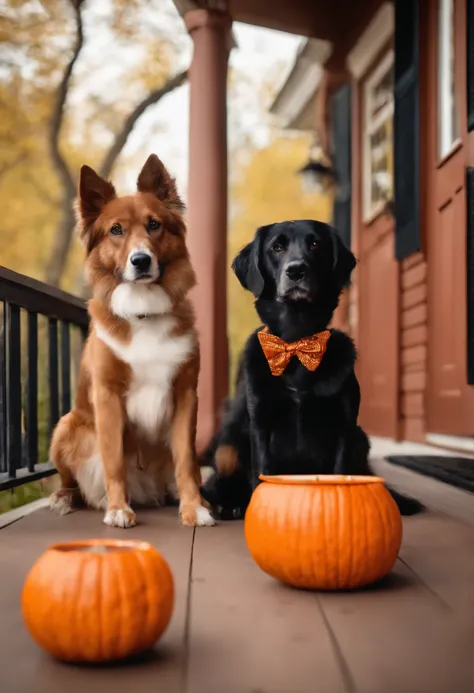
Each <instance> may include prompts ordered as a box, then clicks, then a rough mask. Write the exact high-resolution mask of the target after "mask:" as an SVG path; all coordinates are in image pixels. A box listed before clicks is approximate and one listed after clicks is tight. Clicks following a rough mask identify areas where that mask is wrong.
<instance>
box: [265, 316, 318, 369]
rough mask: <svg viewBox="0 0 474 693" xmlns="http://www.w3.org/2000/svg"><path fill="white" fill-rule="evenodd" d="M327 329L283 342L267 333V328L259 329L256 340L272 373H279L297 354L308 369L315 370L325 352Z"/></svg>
mask: <svg viewBox="0 0 474 693" xmlns="http://www.w3.org/2000/svg"><path fill="white" fill-rule="evenodd" d="M330 336H331V333H330V331H329V330H325V331H324V332H320V333H319V334H315V335H313V336H312V337H305V338H303V339H300V340H299V341H298V342H290V343H289V344H288V343H287V342H284V341H283V339H280V337H276V336H275V335H273V334H269V333H268V328H266V327H265V328H264V329H263V330H260V332H259V333H258V340H259V342H260V346H261V347H262V349H263V353H264V354H265V356H266V359H267V361H268V365H269V366H270V370H271V372H272V375H281V374H282V373H283V371H284V370H285V368H286V367H287V365H288V364H289V362H290V359H291V357H292V356H297V357H298V359H299V360H300V362H301V363H302V364H303V366H305V367H306V368H307V369H308V370H309V371H315V370H316V368H317V367H318V366H319V364H320V363H321V360H322V358H323V356H324V354H325V353H326V348H327V343H328V339H329V337H330Z"/></svg>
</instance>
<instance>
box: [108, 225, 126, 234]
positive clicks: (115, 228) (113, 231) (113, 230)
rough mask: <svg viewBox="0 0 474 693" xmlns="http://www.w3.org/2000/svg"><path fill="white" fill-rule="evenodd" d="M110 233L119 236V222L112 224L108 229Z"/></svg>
mask: <svg viewBox="0 0 474 693" xmlns="http://www.w3.org/2000/svg"><path fill="white" fill-rule="evenodd" d="M110 233H111V234H112V236H121V235H122V234H123V229H122V227H121V226H120V224H114V225H113V226H112V227H111V229H110Z"/></svg>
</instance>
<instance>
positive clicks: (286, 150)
mask: <svg viewBox="0 0 474 693" xmlns="http://www.w3.org/2000/svg"><path fill="white" fill-rule="evenodd" d="M309 143H310V140H309V138H307V137H305V136H298V137H291V136H286V137H282V136H281V135H278V133H277V132H276V131H275V132H274V133H273V135H272V140H271V142H270V144H269V145H268V146H266V147H264V148H261V149H257V150H255V151H254V152H253V153H251V154H250V157H249V159H248V162H247V163H245V164H243V165H242V167H241V169H240V170H239V171H237V172H236V174H235V183H234V185H233V187H232V189H231V195H232V200H233V205H232V209H233V213H232V216H231V220H230V233H229V243H228V253H229V261H228V262H229V264H230V263H231V262H232V260H233V258H234V257H235V255H236V254H237V252H238V251H239V250H240V249H241V248H242V247H243V246H244V245H245V244H246V243H248V242H249V241H250V240H251V239H252V237H253V235H254V233H255V230H256V229H257V228H258V227H259V226H262V225H264V224H269V223H271V222H275V221H283V220H285V219H318V220H320V221H325V222H328V221H329V220H330V218H331V212H332V199H331V197H330V196H329V195H319V194H303V193H302V192H301V181H300V180H299V176H298V174H297V173H296V171H297V170H298V168H301V165H302V163H304V161H305V160H306V158H307V156H308V147H309ZM228 306H229V319H228V330H229V343H230V359H231V374H232V380H231V384H233V380H234V376H235V372H236V366H237V362H238V358H239V355H240V353H241V351H242V348H243V346H244V344H245V341H246V339H247V337H248V335H249V334H250V332H251V331H252V330H254V329H255V328H256V327H257V326H258V325H259V319H258V316H257V314H256V312H255V309H254V307H253V297H252V296H251V295H250V294H249V293H248V292H246V291H244V289H243V288H242V287H241V286H240V284H239V282H238V281H237V279H236V278H235V276H234V274H233V273H232V272H230V273H229V278H228Z"/></svg>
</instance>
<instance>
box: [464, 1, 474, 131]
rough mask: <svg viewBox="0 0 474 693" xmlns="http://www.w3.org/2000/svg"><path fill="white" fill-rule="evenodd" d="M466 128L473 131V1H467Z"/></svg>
mask: <svg viewBox="0 0 474 693" xmlns="http://www.w3.org/2000/svg"><path fill="white" fill-rule="evenodd" d="M466 19H467V126H468V128H469V130H474V0H467V18H466Z"/></svg>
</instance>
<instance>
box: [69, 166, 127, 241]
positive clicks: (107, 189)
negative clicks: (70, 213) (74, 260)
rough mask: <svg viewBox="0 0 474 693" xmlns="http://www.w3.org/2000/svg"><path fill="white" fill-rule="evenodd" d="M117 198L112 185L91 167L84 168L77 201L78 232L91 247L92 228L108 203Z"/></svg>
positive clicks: (82, 168)
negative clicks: (90, 235) (89, 237)
mask: <svg viewBox="0 0 474 693" xmlns="http://www.w3.org/2000/svg"><path fill="white" fill-rule="evenodd" d="M115 197H117V194H116V192H115V188H114V186H113V185H112V183H109V182H108V181H106V180H104V179H103V178H101V177H100V176H99V175H97V173H96V172H95V171H94V170H93V169H92V168H90V166H82V167H81V173H80V177H79V194H78V196H77V199H76V204H75V208H76V214H77V230H78V232H79V235H80V236H81V238H82V240H84V241H85V242H86V244H87V246H89V245H90V244H89V241H88V235H89V234H90V230H91V226H92V224H93V223H94V221H95V220H96V219H97V217H98V216H99V215H100V213H101V212H102V210H103V209H104V207H105V205H106V204H107V202H110V200H113V199H114V198H115Z"/></svg>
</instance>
